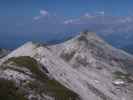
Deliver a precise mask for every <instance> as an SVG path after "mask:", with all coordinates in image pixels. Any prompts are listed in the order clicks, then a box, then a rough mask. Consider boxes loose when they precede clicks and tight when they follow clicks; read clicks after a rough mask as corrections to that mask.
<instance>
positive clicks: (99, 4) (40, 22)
mask: <svg viewBox="0 0 133 100" xmlns="http://www.w3.org/2000/svg"><path fill="white" fill-rule="evenodd" d="M132 4H133V0H0V46H1V47H11V46H14V47H15V46H16V47H17V46H18V45H20V44H22V43H24V42H26V41H31V40H44V41H45V40H46V39H47V40H48V39H49V38H50V37H51V38H53V37H54V36H55V34H54V33H72V32H75V31H80V30H78V29H79V27H82V29H84V28H88V27H89V25H88V23H92V24H93V25H94V23H95V21H93V22H90V21H88V20H87V21H86V20H85V18H84V17H83V16H87V17H89V18H90V16H97V15H98V17H97V18H96V19H95V20H97V23H98V22H99V21H100V20H101V15H102V16H106V19H109V20H112V17H116V18H115V19H120V18H119V17H123V16H126V18H124V19H122V20H123V22H125V21H126V22H127V21H128V23H129V21H131V19H132V18H129V17H131V16H132V15H133V12H132V11H133V7H132ZM107 16H111V17H107ZM64 22H66V23H67V24H68V23H70V22H71V23H72V22H75V23H78V25H76V24H75V23H74V24H72V25H64ZM85 22H88V23H85ZM107 22H108V21H107ZM66 23H65V24H66ZM79 23H80V24H79ZM82 23H84V24H85V25H86V24H87V25H88V26H87V27H84V26H85V25H81V24H82ZM105 23H106V22H105ZM111 23H112V22H111V21H109V22H108V24H111ZM95 24H96V23H95ZM115 24H117V27H118V23H115ZM119 24H121V23H119ZM93 25H92V26H93ZM70 26H71V27H70ZM94 27H96V26H94ZM94 27H92V29H93V28H94ZM97 27H99V26H97ZM104 31H105V30H104ZM53 34H54V35H53ZM43 37H44V38H43Z"/></svg>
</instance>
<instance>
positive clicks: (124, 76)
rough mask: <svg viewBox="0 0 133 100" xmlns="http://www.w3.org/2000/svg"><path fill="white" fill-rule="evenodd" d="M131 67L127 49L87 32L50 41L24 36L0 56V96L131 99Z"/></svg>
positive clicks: (59, 99)
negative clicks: (26, 39) (21, 41)
mask: <svg viewBox="0 0 133 100" xmlns="http://www.w3.org/2000/svg"><path fill="white" fill-rule="evenodd" d="M132 69H133V56H132V55H130V54H128V53H126V52H124V51H122V50H119V49H116V48H114V47H112V46H110V45H109V44H107V43H106V42H105V41H104V40H102V39H101V38H99V37H98V36H97V35H96V34H95V33H93V32H81V33H80V35H78V36H76V37H74V38H72V39H70V40H68V41H66V42H64V43H60V44H56V45H43V44H39V43H33V42H28V43H26V44H24V45H23V46H21V47H19V48H18V49H16V50H14V51H12V52H11V53H9V54H8V55H6V56H4V57H2V58H1V59H0V86H2V88H0V98H1V99H2V100H11V99H13V100H132V98H133V75H132V73H131V72H133V70H132ZM131 70H132V71H131ZM9 93H11V94H9Z"/></svg>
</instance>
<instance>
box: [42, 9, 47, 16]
mask: <svg viewBox="0 0 133 100" xmlns="http://www.w3.org/2000/svg"><path fill="white" fill-rule="evenodd" d="M40 15H42V16H47V15H49V12H48V11H46V10H40Z"/></svg>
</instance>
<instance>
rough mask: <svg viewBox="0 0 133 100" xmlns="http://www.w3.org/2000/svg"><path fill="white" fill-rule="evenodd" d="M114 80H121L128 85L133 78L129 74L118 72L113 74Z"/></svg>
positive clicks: (132, 81)
mask: <svg viewBox="0 0 133 100" xmlns="http://www.w3.org/2000/svg"><path fill="white" fill-rule="evenodd" d="M113 75H114V78H115V79H122V80H124V81H127V82H129V83H133V76H132V75H131V74H127V73H123V72H120V71H116V72H114V73H113Z"/></svg>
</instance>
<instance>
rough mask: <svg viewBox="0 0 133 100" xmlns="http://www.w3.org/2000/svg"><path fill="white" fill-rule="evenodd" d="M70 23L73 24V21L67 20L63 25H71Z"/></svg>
mask: <svg viewBox="0 0 133 100" xmlns="http://www.w3.org/2000/svg"><path fill="white" fill-rule="evenodd" d="M71 23H73V20H72V19H69V20H66V21H64V24H71Z"/></svg>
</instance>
